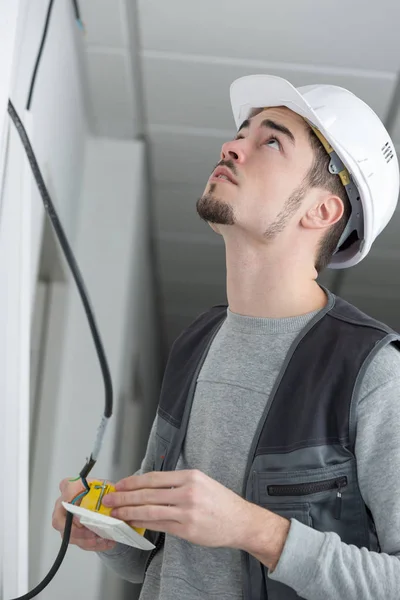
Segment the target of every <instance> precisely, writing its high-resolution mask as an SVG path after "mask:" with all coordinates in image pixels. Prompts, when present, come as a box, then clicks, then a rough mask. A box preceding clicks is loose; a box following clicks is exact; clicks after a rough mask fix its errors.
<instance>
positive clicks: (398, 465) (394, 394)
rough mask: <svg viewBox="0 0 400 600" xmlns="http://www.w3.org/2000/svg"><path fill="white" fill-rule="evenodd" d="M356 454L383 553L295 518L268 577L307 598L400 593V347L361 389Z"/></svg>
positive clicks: (362, 599) (381, 360)
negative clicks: (278, 558) (317, 528)
mask: <svg viewBox="0 0 400 600" xmlns="http://www.w3.org/2000/svg"><path fill="white" fill-rule="evenodd" d="M355 452H356V458H357V467H358V477H359V485H360V490H361V494H362V496H363V499H364V502H365V503H366V505H367V506H368V507H369V509H370V510H371V513H372V515H373V518H374V521H375V525H376V530H377V534H378V539H379V542H380V546H381V553H378V552H371V551H369V550H367V549H366V548H361V549H360V548H357V547H356V546H353V545H348V544H344V543H343V542H342V541H341V539H340V537H339V536H338V535H337V534H336V533H322V532H320V531H315V530H314V529H312V528H310V527H307V526H306V525H303V524H302V523H299V522H298V521H296V520H294V519H293V520H292V521H291V527H290V531H289V535H288V538H287V540H286V544H285V547H284V549H283V552H282V555H281V557H280V560H279V562H278V565H277V567H276V569H275V570H274V571H273V572H272V573H270V574H269V577H270V578H271V579H274V580H276V581H280V582H281V583H284V584H286V585H288V586H290V587H292V588H293V589H294V590H295V591H296V592H297V593H298V594H299V595H300V596H301V597H302V598H305V599H306V600H337V599H338V598H346V600H378V599H381V598H382V599H385V600H398V598H399V593H400V477H399V473H400V352H398V351H397V350H396V349H395V348H393V347H392V346H390V347H386V348H384V349H383V350H381V351H380V352H379V353H378V354H377V356H376V357H375V358H374V360H373V361H372V362H371V364H370V366H369V367H368V369H367V371H366V373H365V375H364V379H363V382H362V385H361V389H360V399H359V408H358V420H357V438H356V448H355Z"/></svg>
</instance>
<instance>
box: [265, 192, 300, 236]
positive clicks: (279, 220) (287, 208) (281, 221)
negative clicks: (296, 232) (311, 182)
mask: <svg viewBox="0 0 400 600" xmlns="http://www.w3.org/2000/svg"><path fill="white" fill-rule="evenodd" d="M307 190H308V185H307V183H306V182H305V181H303V183H301V184H300V185H299V186H298V187H297V188H296V189H295V190H294V192H292V194H291V195H290V196H289V198H288V199H287V200H286V202H285V205H284V207H283V209H282V210H281V212H280V213H279V214H278V216H277V217H276V220H275V221H274V222H273V223H271V225H269V227H268V228H267V230H266V231H265V232H264V239H265V240H268V241H272V240H274V239H275V238H276V236H277V235H279V234H280V233H282V231H284V229H285V227H286V225H287V224H288V222H289V221H290V219H291V218H292V216H293V215H294V214H295V213H296V212H297V210H298V209H299V208H300V205H301V203H302V201H303V198H304V196H305V195H306V193H307Z"/></svg>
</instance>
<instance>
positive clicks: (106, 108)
mask: <svg viewBox="0 0 400 600" xmlns="http://www.w3.org/2000/svg"><path fill="white" fill-rule="evenodd" d="M87 60H88V67H89V68H88V78H89V88H90V101H91V104H92V111H93V121H94V124H95V131H96V134H97V135H100V136H105V137H107V136H109V137H113V138H119V139H127V138H132V137H133V136H134V134H135V123H134V118H133V115H134V114H135V110H134V108H135V107H134V105H133V98H132V93H131V89H130V85H129V81H130V79H129V74H128V68H129V63H128V56H127V55H125V53H124V52H123V51H121V52H115V53H110V52H103V51H99V50H94V49H91V48H89V49H88V52H87Z"/></svg>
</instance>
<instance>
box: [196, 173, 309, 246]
mask: <svg viewBox="0 0 400 600" xmlns="http://www.w3.org/2000/svg"><path fill="white" fill-rule="evenodd" d="M215 188H216V184H215V183H213V184H211V186H210V190H209V191H208V192H207V194H204V195H203V196H201V197H200V198H199V199H198V200H197V203H196V209H197V213H198V215H199V216H200V218H201V219H203V220H204V221H206V222H207V223H215V224H217V225H235V223H236V217H235V213H234V210H233V207H232V206H231V205H230V204H229V203H227V202H224V201H223V200H220V199H219V198H217V197H216V196H215V194H214V192H215ZM308 188H309V186H308V184H307V181H306V180H304V181H303V182H302V183H301V184H300V185H299V186H298V187H297V188H296V189H295V190H294V191H293V192H292V194H291V195H290V196H289V198H288V199H287V200H286V202H285V205H284V207H283V208H282V210H281V212H280V213H279V214H278V216H277V217H276V219H275V221H274V222H273V223H271V225H269V226H268V228H267V229H266V231H265V232H264V234H263V238H264V240H267V241H272V240H274V239H275V238H276V237H277V235H279V234H280V233H282V231H284V229H285V227H286V225H287V224H288V222H289V221H290V219H291V218H292V216H293V215H294V214H295V213H296V212H297V210H298V209H299V207H300V205H301V203H302V201H303V198H304V196H305V195H306V193H307V191H308Z"/></svg>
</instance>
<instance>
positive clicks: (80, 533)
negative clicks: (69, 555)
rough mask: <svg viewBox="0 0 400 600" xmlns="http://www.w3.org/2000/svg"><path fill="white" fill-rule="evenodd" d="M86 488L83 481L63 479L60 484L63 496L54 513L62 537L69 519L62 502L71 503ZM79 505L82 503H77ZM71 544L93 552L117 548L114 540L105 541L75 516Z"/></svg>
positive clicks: (89, 480) (54, 525)
mask: <svg viewBox="0 0 400 600" xmlns="http://www.w3.org/2000/svg"><path fill="white" fill-rule="evenodd" d="M87 481H88V482H89V483H90V482H91V481H94V480H93V479H88V480H87ZM84 489H85V488H84V487H83V485H82V483H81V481H71V480H70V479H68V478H67V479H63V480H62V481H61V483H60V492H61V496H60V497H59V498H58V499H57V502H56V503H55V506H54V511H53V527H54V529H57V531H59V532H60V534H61V537H63V535H64V529H65V521H66V517H67V511H66V510H65V508H64V507H63V505H62V501H64V502H71V500H72V499H73V498H74V497H75V496H77V495H78V494H79V493H80V492H83V491H84ZM77 504H78V505H79V504H80V502H78V503H77ZM69 543H70V544H74V545H75V546H79V548H82V550H92V551H93V552H104V551H106V550H110V549H111V548H113V547H114V546H115V542H113V541H112V540H105V539H103V538H102V537H100V536H99V535H96V534H95V533H93V531H90V530H89V529H87V528H86V527H84V526H83V525H81V523H80V522H79V519H78V517H76V516H74V518H73V521H72V528H71V537H70V540H69Z"/></svg>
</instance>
